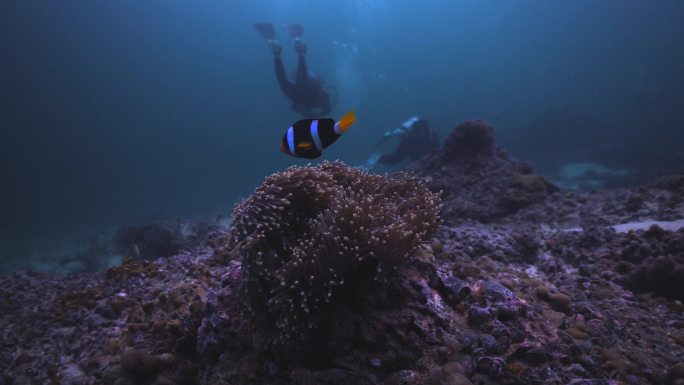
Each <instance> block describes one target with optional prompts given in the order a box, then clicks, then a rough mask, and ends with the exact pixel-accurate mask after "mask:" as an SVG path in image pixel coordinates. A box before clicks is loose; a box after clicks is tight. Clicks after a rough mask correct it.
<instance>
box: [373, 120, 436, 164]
mask: <svg viewBox="0 0 684 385" xmlns="http://www.w3.org/2000/svg"><path fill="white" fill-rule="evenodd" d="M393 137H399V138H400V140H399V145H398V146H397V148H396V150H394V152H393V153H391V154H379V153H376V154H374V155H373V156H372V157H371V159H370V160H369V161H368V162H367V163H366V166H367V167H369V168H370V167H373V166H374V165H375V164H376V163H383V164H388V165H394V164H398V163H400V162H401V161H403V160H404V159H406V158H408V159H409V160H410V161H416V160H418V159H420V158H421V157H423V155H425V154H427V153H428V152H430V151H432V150H434V149H436V148H437V147H439V139H438V138H437V134H435V132H434V131H433V130H432V127H430V121H429V120H427V119H419V118H418V117H414V118H412V119H409V120H408V121H407V122H406V123H404V124H403V125H402V126H401V127H400V128H397V129H395V130H393V131H388V132H386V133H385V135H384V137H383V138H382V139H380V140H379V141H378V143H377V144H376V145H380V144H381V143H383V142H385V141H386V140H388V139H390V138H393Z"/></svg>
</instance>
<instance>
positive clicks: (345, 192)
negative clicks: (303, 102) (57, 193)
mask: <svg viewBox="0 0 684 385" xmlns="http://www.w3.org/2000/svg"><path fill="white" fill-rule="evenodd" d="M459 127H460V128H459ZM464 127H466V128H464ZM493 132H494V131H493V129H491V127H489V126H488V125H486V124H485V123H484V122H481V121H476V122H470V123H468V124H466V125H460V126H458V127H457V128H456V130H455V131H454V133H453V135H451V136H450V138H449V140H448V141H447V143H448V144H446V145H445V146H444V147H443V148H442V149H440V150H439V151H436V152H434V153H432V154H429V155H427V156H426V157H425V158H423V159H422V160H421V161H419V162H417V163H416V164H414V165H413V168H414V169H415V170H416V172H417V173H418V174H419V175H421V176H422V177H424V178H426V179H427V180H428V183H429V186H431V188H432V189H433V191H436V190H439V189H444V190H445V191H446V193H445V198H446V199H445V200H443V203H444V204H445V206H444V210H443V213H445V214H446V218H445V222H444V224H443V225H441V226H439V227H438V228H437V231H436V232H435V233H434V235H432V237H431V238H430V235H431V234H432V230H433V226H434V224H432V222H431V221H430V219H431V218H434V217H433V215H434V214H436V211H435V210H436V209H437V205H436V196H435V194H434V193H432V194H431V193H429V192H428V191H427V190H426V189H425V187H424V186H423V184H422V183H421V182H419V181H417V180H415V179H412V178H409V177H407V176H405V175H398V176H396V177H382V176H377V175H370V174H366V173H364V172H362V171H359V170H353V169H349V168H347V167H345V166H343V165H341V164H338V163H332V164H330V163H324V164H322V165H319V166H316V167H296V168H291V169H289V170H287V171H285V172H282V173H278V174H275V175H273V176H271V177H269V178H268V179H267V180H266V181H265V182H264V183H263V184H262V185H261V186H259V187H258V188H257V190H256V191H255V193H254V194H253V195H252V196H251V197H249V198H247V199H246V200H244V201H243V202H241V203H240V204H238V205H237V206H236V208H235V213H234V215H235V221H234V223H233V226H232V227H231V229H230V231H227V232H219V233H217V234H214V235H213V236H210V237H209V238H208V239H207V241H206V242H203V243H202V244H200V245H198V247H196V248H193V249H192V250H190V251H183V252H180V253H178V254H176V255H172V256H168V257H165V258H158V259H156V260H143V259H127V260H125V261H124V263H123V264H122V265H121V266H117V267H114V268H111V269H109V270H108V271H107V272H106V273H104V274H72V275H69V276H52V275H47V274H37V273H31V272H27V273H22V274H14V275H11V276H8V277H4V278H0V357H2V359H0V384H3V385H18V384H32V383H46V384H85V385H90V384H105V385H130V384H134V385H139V384H146V385H147V384H149V385H152V384H154V385H162V384H163V385H173V384H212V385H213V384H218V385H223V384H231V385H234V384H238V385H247V384H265V383H266V384H278V385H287V384H298V385H314V384H316V385H318V384H329V385H352V384H354V385H357V384H364V385H365V384H368V385H377V384H383V385H399V384H402V385H418V384H431V385H432V384H434V385H447V384H448V385H454V384H461V385H468V384H533V385H542V384H544V385H545V384H561V383H562V384H576V385H579V384H596V385H598V384H634V385H637V384H666V385H675V384H682V383H684V306H683V305H682V300H684V293H683V291H682V286H681V282H684V280H683V279H682V278H684V277H683V276H682V271H684V248H683V246H682V245H684V226H683V225H684V221H682V220H683V219H684V176H681V175H680V176H670V177H664V178H661V179H657V180H655V181H653V182H651V183H648V184H645V185H643V186H640V187H636V188H622V189H611V190H601V191H595V192H586V193H575V192H566V191H556V190H555V188H553V186H551V185H549V184H548V182H546V181H545V180H544V179H542V178H541V177H538V176H536V175H535V174H533V173H532V170H531V168H530V167H529V166H527V165H525V164H524V163H520V162H517V161H515V160H513V159H511V158H510V157H509V156H508V155H506V153H505V152H504V151H503V150H501V149H500V148H499V147H498V146H497V145H496V144H495V143H493V142H492V139H493V136H492V135H493ZM454 151H455V152H454ZM459 154H469V155H468V156H462V155H459ZM362 191H363V192H362ZM521 197H522V198H524V199H521ZM431 200H432V202H431ZM511 200H513V202H512V203H511ZM411 214H414V215H415V216H412V215H411ZM355 215H356V216H355ZM351 221H354V222H353V223H351ZM421 221H422V222H426V223H427V224H422V222H421ZM362 226H363V231H362V228H361V227H362ZM391 229H396V230H391ZM385 230H386V231H387V233H386V234H385V233H384V231H385ZM373 231H375V233H374V232H373ZM404 231H406V232H408V233H409V234H406V236H405V237H404V234H403V232H404ZM371 234H373V236H375V237H377V238H378V239H386V240H387V243H386V244H382V242H381V241H380V242H378V241H375V240H373V239H371ZM416 234H418V236H417V237H416ZM397 236H398V238H396V239H398V240H400V241H399V242H393V241H391V240H392V239H395V237H397ZM345 237H346V238H348V239H345ZM383 237H384V238H383ZM428 238H429V239H428ZM423 241H425V242H423ZM419 243H420V246H418V244H419ZM357 246H358V248H359V249H358V254H359V255H358V257H362V259H363V260H362V261H358V259H355V258H354V257H357V255H356V252H357V250H356V247H357ZM416 246H418V248H417V249H416ZM376 247H377V248H376ZM371 251H373V255H371V254H370V252H371ZM340 252H342V255H340V254H339V253H340ZM259 253H262V254H259ZM349 257H352V258H349ZM300 259H301V262H300ZM295 263H296V264H297V265H296V266H295ZM379 266H381V267H382V269H383V273H386V272H387V271H388V270H389V272H390V273H391V275H382V274H381V275H378V272H377V267H379ZM394 266H396V267H397V269H396V270H395V269H393V268H392V267H394ZM331 267H332V268H333V270H334V271H333V272H330V271H329V269H330V268H331ZM315 268H320V269H321V271H314V273H313V274H311V271H312V269H315ZM326 268H327V269H328V270H325V269H326ZM321 273H322V274H321ZM331 273H332V275H331ZM334 274H337V276H335V275H334ZM347 274H348V275H347ZM311 275H313V276H314V279H313V281H312V284H309V281H308V280H307V279H310V277H311ZM317 277H325V279H326V280H327V282H326V280H324V279H319V278H317ZM373 278H382V279H381V280H374V279H373ZM342 280H344V282H345V283H344V284H341V281H342ZM296 281H299V282H300V283H299V284H297V285H294V282H296ZM330 281H333V282H332V283H331V282H330ZM282 282H285V283H286V284H285V286H283V285H282ZM288 284H290V285H289V286H288ZM307 285H308V286H307ZM292 286H294V287H292ZM303 288H305V289H306V291H305V294H304V295H302V294H301V292H302V291H304V290H302V289H303ZM297 289H299V290H297ZM327 290H330V293H331V297H330V298H331V301H330V302H329V303H325V299H326V298H327V294H328V291H327ZM303 298H307V299H306V301H304V299H303ZM317 298H318V299H319V302H318V303H319V304H320V303H321V301H322V303H323V304H322V305H321V307H319V310H318V311H317V312H315V311H313V309H314V308H313V306H311V307H309V313H306V311H304V310H303V309H304V308H303V307H302V305H305V306H309V305H310V304H311V303H316V301H315V299H317ZM321 298H323V299H322V300H321ZM290 301H292V302H290ZM290 303H292V304H293V306H292V307H290V305H289V304H290ZM245 304H248V305H249V307H250V308H251V309H252V311H253V312H254V314H256V315H257V316H256V317H257V318H254V317H245V316H244V314H243V312H242V310H243V309H244V306H245ZM297 306H298V307H297ZM300 309H301V310H300ZM314 313H315V314H316V316H314ZM295 315H296V316H297V321H296V322H295V321H294V316H295ZM304 315H306V316H304ZM302 317H304V318H303V323H300V324H298V322H302ZM307 317H311V318H307ZM284 322H288V325H291V323H294V324H298V325H299V327H300V328H302V327H304V326H306V327H307V328H308V325H309V323H310V322H311V324H312V325H316V326H317V327H315V328H312V329H307V333H310V334H308V337H309V338H308V339H307V340H306V342H308V343H301V344H297V346H299V347H301V350H300V351H299V352H297V353H298V354H296V355H294V354H287V353H288V352H289V351H288V350H284V349H282V348H280V347H279V346H278V345H277V344H272V343H271V342H273V341H274V340H273V337H274V336H276V337H277V336H278V335H279V333H280V330H281V329H280V328H278V327H277V326H275V325H281V324H283V323H284ZM269 330H271V331H272V332H273V334H271V335H269V334H268V333H266V332H267V331H269ZM300 330H301V329H300ZM288 332H289V333H291V329H290V330H289V331H288ZM276 340H277V338H276Z"/></svg>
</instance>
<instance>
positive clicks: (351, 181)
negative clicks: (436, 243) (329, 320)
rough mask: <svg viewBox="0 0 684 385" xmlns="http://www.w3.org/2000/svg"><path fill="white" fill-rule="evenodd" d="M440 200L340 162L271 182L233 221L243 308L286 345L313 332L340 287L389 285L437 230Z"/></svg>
mask: <svg viewBox="0 0 684 385" xmlns="http://www.w3.org/2000/svg"><path fill="white" fill-rule="evenodd" d="M439 210H440V204H439V196H438V194H435V193H433V192H431V191H430V190H428V188H427V187H426V186H425V185H424V184H423V183H422V182H421V181H420V180H419V179H416V178H413V177H411V176H409V175H408V174H397V175H396V176H381V175H374V174H369V173H367V172H365V171H362V170H358V169H354V168H351V167H348V166H346V165H344V164H343V163H341V162H334V163H328V162H324V163H322V164H320V165H318V166H314V167H311V166H307V167H290V168H288V169H287V170H285V171H283V172H280V173H276V174H273V175H271V176H269V177H268V178H266V180H265V181H264V182H263V183H262V184H261V186H259V187H258V188H257V189H256V191H255V192H254V193H253V194H252V195H251V196H250V197H249V198H247V199H245V200H243V201H241V202H240V203H238V204H237V205H236V207H235V210H234V212H233V222H232V226H231V229H230V232H229V235H230V241H229V242H230V246H231V247H234V248H235V249H236V250H238V251H239V254H240V255H241V257H242V263H243V265H242V267H243V271H242V291H243V298H244V301H245V302H244V304H245V309H246V310H247V311H248V313H249V314H251V315H252V316H253V317H254V318H255V319H256V320H260V321H263V322H262V323H265V324H266V325H268V326H270V327H271V330H273V331H274V332H275V333H274V339H275V340H277V341H279V342H287V341H290V340H292V339H299V338H302V337H304V336H305V334H306V330H307V329H309V328H313V327H315V326H316V323H317V320H318V317H317V316H318V314H319V313H320V310H321V309H322V308H323V307H325V306H326V304H328V303H330V302H331V301H332V300H333V298H334V295H335V293H336V291H337V288H338V287H340V286H342V285H344V284H345V280H346V279H347V278H349V277H351V276H357V273H359V272H360V271H362V270H364V271H365V270H368V271H370V270H372V271H373V274H370V275H366V276H369V277H373V278H375V279H376V280H377V279H381V280H382V279H386V278H387V276H388V275H387V274H386V273H387V272H388V271H391V270H392V269H395V268H396V267H397V266H399V265H400V264H401V263H402V262H404V261H406V260H407V259H408V258H409V257H410V256H411V255H412V254H413V252H414V251H415V250H416V248H417V247H418V246H419V245H420V243H421V242H423V241H426V240H428V239H429V238H430V237H431V236H432V234H433V233H434V231H435V230H436V228H437V224H438V214H439Z"/></svg>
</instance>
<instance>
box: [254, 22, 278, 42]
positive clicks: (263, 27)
mask: <svg viewBox="0 0 684 385" xmlns="http://www.w3.org/2000/svg"><path fill="white" fill-rule="evenodd" d="M254 28H256V30H257V31H258V32H259V34H261V37H263V38H264V39H266V40H273V39H275V36H276V32H275V27H273V24H271V23H254Z"/></svg>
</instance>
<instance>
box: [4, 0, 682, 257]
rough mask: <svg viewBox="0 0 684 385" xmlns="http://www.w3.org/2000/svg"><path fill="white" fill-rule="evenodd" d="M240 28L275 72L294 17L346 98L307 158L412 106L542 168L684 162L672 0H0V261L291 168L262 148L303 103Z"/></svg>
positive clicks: (203, 200)
mask: <svg viewBox="0 0 684 385" xmlns="http://www.w3.org/2000/svg"><path fill="white" fill-rule="evenodd" d="M255 22H272V23H274V25H276V27H277V28H276V31H277V37H276V38H277V40H278V41H279V42H280V44H281V45H282V47H283V61H284V64H285V67H286V72H287V74H288V75H289V74H290V72H291V71H293V70H294V69H295V66H296V60H297V56H296V53H295V50H294V48H293V41H292V39H291V38H290V37H289V36H288V35H287V33H286V32H285V31H284V30H283V29H281V28H280V27H281V26H284V25H287V24H289V23H301V24H302V26H303V28H304V35H303V40H304V42H306V43H307V45H308V52H307V59H308V65H309V69H310V70H311V71H313V72H316V73H318V74H320V75H321V76H322V77H323V79H324V80H325V83H326V85H328V86H332V87H334V88H335V89H336V92H333V98H332V99H333V102H335V103H334V106H333V109H332V112H331V115H332V117H333V118H336V119H339V118H340V117H342V115H344V114H345V113H346V112H347V111H350V110H353V111H355V112H356V115H357V124H356V125H355V126H353V127H352V128H351V129H350V130H349V132H348V133H347V134H346V135H345V136H344V137H342V138H341V139H340V140H339V141H338V142H337V143H335V144H334V145H333V146H331V147H330V148H329V149H326V151H325V153H324V154H323V156H322V157H321V158H319V159H317V160H316V162H318V161H320V160H324V159H329V160H332V159H341V160H342V161H344V162H346V163H347V164H350V165H362V164H364V163H365V162H366V160H367V159H368V158H369V157H370V156H371V154H373V152H374V151H375V148H374V144H375V142H376V141H377V140H378V138H380V137H381V136H382V135H383V133H384V132H385V131H386V130H389V129H392V128H395V127H397V126H399V125H400V124H401V123H402V122H404V121H405V120H406V119H408V118H409V117H411V116H414V115H417V116H421V117H424V118H427V119H430V121H431V124H432V125H433V127H435V129H436V130H437V132H438V135H439V136H440V139H442V138H444V137H445V136H446V135H447V134H448V132H449V131H450V130H451V128H452V127H454V126H455V125H456V124H457V123H458V122H461V121H464V120H468V119H473V118H485V119H487V120H488V121H489V122H490V123H491V124H492V125H493V126H494V127H496V129H497V138H498V141H499V143H500V144H501V146H502V147H503V148H505V149H507V150H508V151H509V152H510V153H511V154H512V155H513V156H514V157H516V158H518V159H522V160H529V161H531V163H532V164H533V166H534V167H535V169H537V170H538V171H540V172H541V173H542V174H544V175H547V176H549V178H551V179H552V180H553V179H554V178H562V177H566V178H572V176H573V175H574V174H573V172H577V170H578V169H580V170H581V169H590V170H593V171H594V172H595V173H599V174H600V173H601V172H602V171H601V170H607V171H606V172H605V174H613V175H624V174H629V175H632V176H633V178H632V180H634V181H636V180H639V181H642V180H644V179H647V178H650V177H652V176H656V175H661V174H665V173H668V172H673V171H678V170H680V171H681V170H682V168H684V149H683V148H682V145H683V144H684V108H683V107H684V2H681V1H678V0H669V1H668V0H658V1H655V0H602V1H596V0H554V1H548V0H517V1H507V0H487V1H481V0H477V1H476V0H472V1H456V0H453V1H447V0H425V1H409V0H399V1H396V0H391V1H390V0H367V1H364V0H353V1H335V2H333V1H314V0H308V1H295V0H288V1H282V0H268V1H266V0H260V1H253V0H250V1H178V0H171V1H169V0H164V1H160V0H155V1H132V0H121V1H86V0H82V1H75V0H69V1H59V2H45V1H18V0H6V1H3V2H0V52H2V59H1V60H0V131H1V134H2V136H1V138H2V139H1V140H0V171H1V172H2V175H3V178H2V179H3V183H2V186H3V188H2V189H1V190H0V212H1V213H2V215H1V216H0V260H2V262H3V263H4V264H7V265H9V266H17V268H19V267H21V268H24V267H26V266H25V265H24V264H23V262H22V261H25V260H29V259H31V258H32V255H35V254H40V253H64V252H66V251H64V250H63V249H60V248H64V247H66V246H64V245H68V244H71V243H73V242H76V240H78V239H81V238H84V237H92V236H98V235H99V234H107V233H111V232H112V231H113V229H116V228H118V227H119V226H121V225H124V224H139V223H145V222H149V221H154V220H157V219H160V218H212V217H216V216H218V215H225V216H229V215H230V213H231V210H232V207H233V205H234V203H236V202H237V201H238V200H239V199H241V198H243V197H245V196H247V195H248V194H249V193H250V192H251V191H253V189H254V188H255V187H256V186H257V185H258V184H259V183H260V182H261V181H262V179H263V178H264V177H265V176H266V175H268V174H270V173H272V172H275V171H277V170H282V169H284V168H286V167H287V166H289V165H293V164H297V165H301V164H306V163H308V162H309V160H306V159H295V158H292V157H288V156H286V155H284V154H283V153H281V151H280V150H279V148H278V147H279V144H280V141H281V138H282V137H283V134H284V132H285V130H286V129H287V128H288V127H289V126H290V125H292V124H293V123H294V122H296V121H297V120H299V119H301V118H302V117H301V116H300V115H298V114H297V113H296V112H294V111H293V110H292V109H291V108H290V104H291V103H290V101H289V100H288V99H287V98H286V97H285V96H284V95H283V94H282V93H281V91H280V89H279V88H278V84H277V82H276V76H275V73H274V69H273V55H272V53H271V51H270V50H269V47H268V46H267V44H266V43H265V41H264V39H263V38H262V37H261V36H259V34H258V33H257V31H256V30H255V29H254V26H253V23H255ZM573 165H574V166H573ZM573 167H574V168H573ZM380 170H381V171H384V170H385V169H380ZM387 170H391V169H387ZM597 170H598V171H597ZM3 263H0V265H2V264H3ZM31 267H33V268H37V267H36V266H31ZM7 269H9V268H7Z"/></svg>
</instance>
